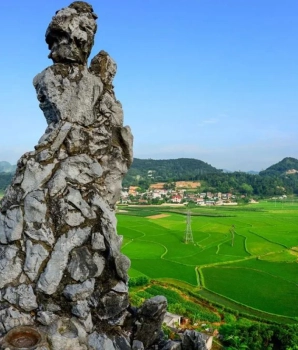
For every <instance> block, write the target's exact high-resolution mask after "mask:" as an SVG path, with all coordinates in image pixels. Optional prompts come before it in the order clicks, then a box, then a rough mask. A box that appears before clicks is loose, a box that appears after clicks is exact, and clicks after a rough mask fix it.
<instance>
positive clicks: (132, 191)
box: [128, 186, 138, 196]
mask: <svg viewBox="0 0 298 350" xmlns="http://www.w3.org/2000/svg"><path fill="white" fill-rule="evenodd" d="M137 190H138V186H129V189H128V194H129V195H132V196H136V195H137V194H138V191H137Z"/></svg>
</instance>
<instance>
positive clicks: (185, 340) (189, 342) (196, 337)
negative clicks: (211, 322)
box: [182, 329, 207, 350]
mask: <svg viewBox="0 0 298 350" xmlns="http://www.w3.org/2000/svg"><path fill="white" fill-rule="evenodd" d="M182 349H183V350H184V349H187V350H207V347H206V342H205V341H204V339H203V336H202V334H201V333H199V332H196V331H194V330H188V329H187V330H186V331H185V332H184V334H183V336H182Z"/></svg>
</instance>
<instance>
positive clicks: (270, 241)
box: [248, 230, 289, 249]
mask: <svg viewBox="0 0 298 350" xmlns="http://www.w3.org/2000/svg"><path fill="white" fill-rule="evenodd" d="M248 232H249V233H252V234H254V235H255V236H257V237H259V238H262V239H264V240H265V241H267V242H269V243H272V244H276V245H280V246H282V247H284V248H286V249H289V247H288V246H286V245H284V244H282V243H278V242H274V241H272V240H270V239H269V238H267V237H264V236H261V235H259V234H258V233H256V232H253V231H251V230H248Z"/></svg>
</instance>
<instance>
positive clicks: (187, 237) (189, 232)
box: [184, 211, 193, 244]
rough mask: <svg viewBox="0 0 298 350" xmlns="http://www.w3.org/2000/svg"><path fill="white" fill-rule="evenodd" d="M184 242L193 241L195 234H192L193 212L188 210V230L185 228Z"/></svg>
mask: <svg viewBox="0 0 298 350" xmlns="http://www.w3.org/2000/svg"><path fill="white" fill-rule="evenodd" d="M184 242H185V243H186V244H188V243H193V236H192V230H191V212H190V211H188V212H187V217H186V230H185V238H184Z"/></svg>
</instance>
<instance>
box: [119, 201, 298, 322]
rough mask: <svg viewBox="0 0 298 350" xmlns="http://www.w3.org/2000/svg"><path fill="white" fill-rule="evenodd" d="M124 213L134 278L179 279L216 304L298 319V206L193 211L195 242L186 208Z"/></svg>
mask: <svg viewBox="0 0 298 350" xmlns="http://www.w3.org/2000/svg"><path fill="white" fill-rule="evenodd" d="M124 209H125V210H126V212H122V213H119V214H118V215H117V218H118V234H120V235H123V236H124V243H123V246H122V251H123V253H124V254H126V255H127V256H128V257H129V258H130V259H131V262H132V268H131V270H130V275H131V276H132V277H134V276H137V275H139V274H144V275H146V276H148V277H150V278H151V279H157V280H164V281H168V280H171V281H174V283H176V284H177V285H179V284H180V285H183V284H184V285H188V286H193V288H194V289H196V290H198V288H197V287H200V288H201V289H202V291H204V293H205V295H208V293H209V294H210V295H211V294H212V296H213V299H214V296H217V297H218V299H220V300H225V298H226V300H229V301H233V302H235V303H238V304H239V305H245V306H248V307H249V308H251V309H252V310H253V309H257V310H261V311H263V312H266V313H271V314H275V315H280V316H284V317H293V318H294V317H298V302H297V301H298V205H297V203H292V202H285V203H280V202H279V203H274V202H273V203H272V202H271V203H270V202H261V203H259V204H253V205H248V206H242V207H240V206H239V207H212V208H194V209H191V211H192V216H191V222H192V224H191V227H192V233H193V238H194V244H185V243H184V233H185V229H186V210H185V209H181V208H180V209H178V208H177V209H173V208H172V209H170V208H169V209H167V208H162V207H134V208H132V207H129V208H124ZM159 214H160V215H159ZM156 215H159V216H156ZM152 216H153V217H152ZM154 216H155V217H154ZM233 236H234V239H233ZM215 299H216V298H215Z"/></svg>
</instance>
